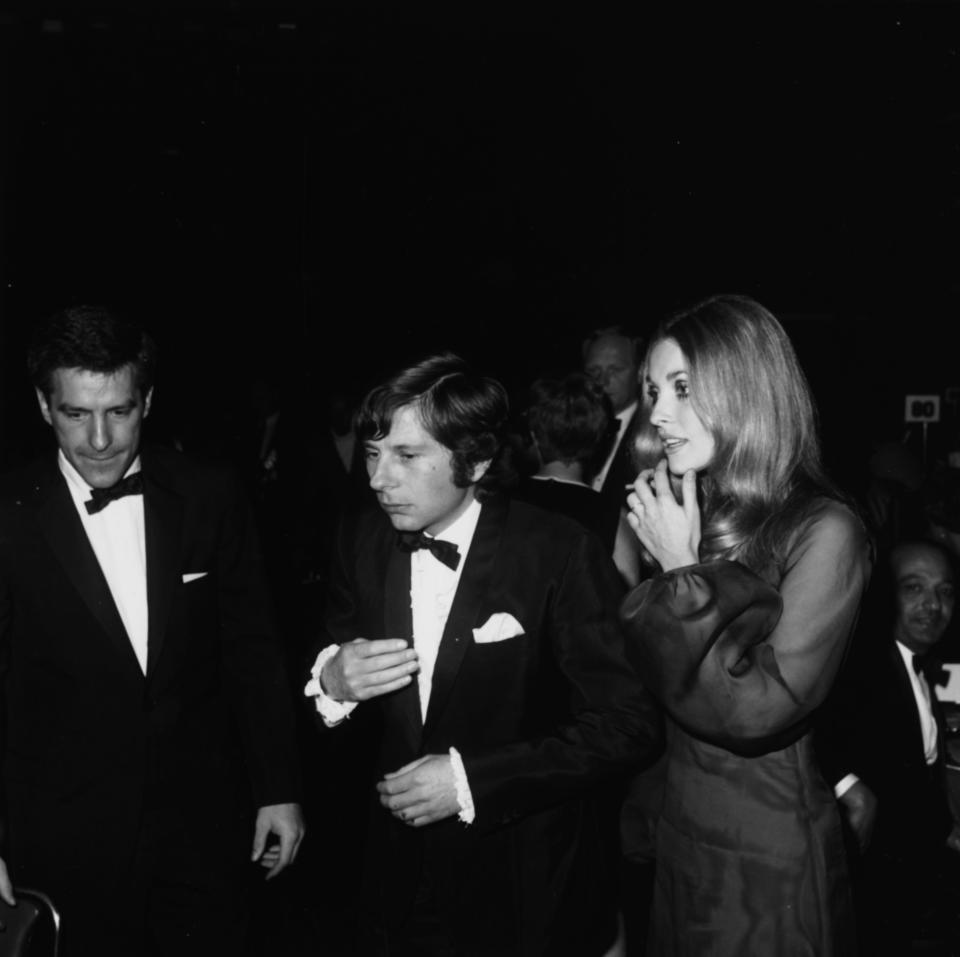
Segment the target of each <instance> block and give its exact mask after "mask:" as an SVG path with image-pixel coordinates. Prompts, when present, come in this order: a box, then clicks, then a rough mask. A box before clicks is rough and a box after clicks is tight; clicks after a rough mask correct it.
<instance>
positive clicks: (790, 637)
mask: <svg viewBox="0 0 960 957" xmlns="http://www.w3.org/2000/svg"><path fill="white" fill-rule="evenodd" d="M870 564H871V558H870V547H869V543H868V538H867V535H866V532H865V530H864V529H863V526H862V525H861V523H860V522H859V520H858V519H857V518H856V517H855V516H854V515H853V513H852V512H850V511H849V510H848V509H847V508H845V507H844V506H842V505H840V504H839V503H836V502H833V501H828V500H818V501H817V502H816V503H815V505H814V507H813V508H812V509H811V511H810V513H809V514H808V516H807V518H806V519H805V520H804V521H803V522H802V524H801V525H800V527H799V528H798V529H797V530H796V532H795V534H794V535H793V537H792V540H791V541H790V542H789V547H788V549H787V552H786V558H785V561H784V562H783V564H782V566H778V567H777V568H776V569H772V568H771V569H769V570H767V571H765V572H764V574H763V575H757V574H754V573H753V572H752V571H750V570H749V569H747V568H746V567H745V566H744V565H741V564H739V563H738V562H733V561H712V562H707V563H704V564H699V565H692V566H688V567H686V568H680V569H675V570H673V571H671V572H668V573H665V574H661V575H658V576H656V577H654V578H651V579H649V580H647V581H645V582H643V583H642V584H641V585H639V586H638V587H637V588H635V589H634V590H633V591H632V592H631V593H630V594H629V595H628V596H627V597H626V599H625V600H624V602H623V605H622V609H621V614H622V617H623V620H624V622H625V624H626V625H627V628H628V630H629V632H630V640H629V642H628V650H629V653H630V655H631V656H632V659H633V663H634V665H635V667H636V668H637V670H638V673H639V674H640V675H642V677H643V680H644V682H645V683H646V684H647V685H648V687H649V688H650V689H651V690H652V691H653V692H654V693H655V694H656V695H657V696H658V697H659V699H660V701H661V702H662V704H663V706H664V708H665V710H666V711H667V713H668V714H669V715H670V717H671V719H672V720H671V721H670V722H669V725H670V727H669V731H668V744H667V748H668V755H667V770H666V792H665V797H664V801H663V811H662V814H661V817H660V820H659V822H658V825H657V877H656V888H655V891H654V904H653V914H652V917H651V932H650V942H649V950H648V952H649V953H651V954H656V955H701V954H702V955H710V957H726V955H730V957H734V955H736V957H744V955H764V957H766V955H777V957H782V955H791V957H792V955H810V957H814V955H816V957H830V955H837V957H845V955H848V954H850V953H853V952H854V941H853V936H854V931H853V918H852V907H851V902H850V893H849V885H848V882H847V872H846V863H845V859H844V847H843V839H842V836H841V830H840V819H839V814H838V810H837V806H836V801H835V800H834V797H833V793H832V791H831V789H830V788H829V786H828V785H827V784H826V782H825V781H824V779H823V777H822V775H821V774H820V771H819V769H818V767H817V765H816V762H815V759H814V755H813V747H812V742H811V731H810V725H811V716H812V713H813V711H814V710H815V709H816V708H817V706H818V705H820V704H821V702H822V701H823V699H824V697H825V696H826V694H827V692H828V690H829V688H830V685H831V683H832V681H833V679H834V676H835V675H836V673H837V670H838V668H839V666H840V663H841V661H842V659H843V657H844V653H845V650H846V646H847V641H848V637H849V635H850V632H851V630H852V627H853V625H854V622H855V620H856V617H857V612H858V609H859V604H860V600H861V596H862V594H863V590H864V588H865V586H866V583H867V580H868V578H869V574H870Z"/></svg>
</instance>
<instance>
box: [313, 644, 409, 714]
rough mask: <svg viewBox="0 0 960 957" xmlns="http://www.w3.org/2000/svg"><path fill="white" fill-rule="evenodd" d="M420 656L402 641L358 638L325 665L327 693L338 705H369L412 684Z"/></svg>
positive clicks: (323, 678) (324, 681)
mask: <svg viewBox="0 0 960 957" xmlns="http://www.w3.org/2000/svg"><path fill="white" fill-rule="evenodd" d="M418 667H419V664H418V662H417V653H416V652H415V651H414V650H413V649H412V648H409V647H408V646H407V643H406V642H405V641H403V640H402V639H400V638H382V639H379V640H377V641H367V640H366V639H365V638H357V639H355V640H354V641H348V642H347V643H346V644H345V645H341V646H340V650H339V651H338V652H337V653H336V654H335V655H334V656H333V657H332V658H331V659H330V660H329V661H328V662H327V663H326V664H325V665H324V667H323V673H322V674H321V676H320V683H321V685H322V686H323V690H324V691H325V692H326V693H327V694H328V695H329V696H330V697H331V698H333V699H334V700H335V701H366V700H367V699H368V698H377V697H379V696H380V695H383V694H389V693H390V692H391V691H396V690H397V688H402V687H403V686H404V685H408V684H410V681H411V680H412V679H411V675H412V674H413V673H414V672H415V671H416V670H417V668H418Z"/></svg>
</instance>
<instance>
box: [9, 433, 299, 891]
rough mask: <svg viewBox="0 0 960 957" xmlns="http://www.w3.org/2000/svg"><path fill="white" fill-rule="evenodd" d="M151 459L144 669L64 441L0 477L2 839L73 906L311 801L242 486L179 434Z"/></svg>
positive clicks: (206, 856)
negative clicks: (302, 788)
mask: <svg viewBox="0 0 960 957" xmlns="http://www.w3.org/2000/svg"><path fill="white" fill-rule="evenodd" d="M141 461H142V466H143V475H144V488H145V490H144V519H145V533H146V556H147V592H148V605H149V637H148V668H147V674H146V676H144V674H143V672H142V671H141V670H140V667H139V665H138V663H137V660H136V657H135V656H134V653H133V650H132V647H131V645H130V641H129V639H128V637H127V634H126V632H125V630H124V627H123V624H122V622H121V619H120V616H119V613H118V611H117V608H116V605H115V604H114V601H113V598H112V596H111V594H110V591H109V588H108V586H107V582H106V579H105V578H104V576H103V574H102V572H101V570H100V566H99V564H98V562H97V560H96V557H95V555H94V552H93V550H92V548H91V546H90V544H89V541H88V539H87V537H86V534H85V532H84V529H83V525H82V522H81V520H80V517H79V516H78V514H77V512H76V508H75V506H74V504H73V501H72V499H71V497H70V493H69V490H68V487H67V484H66V481H65V479H64V478H63V476H62V475H61V473H60V471H59V468H58V465H57V462H56V458H55V456H54V455H51V456H49V458H48V459H47V460H44V461H41V462H39V463H37V464H35V465H33V466H31V467H29V468H27V469H24V470H22V471H19V472H17V473H14V474H11V475H7V476H5V477H4V479H3V482H2V493H0V688H2V711H0V714H2V732H3V742H2V744H3V765H2V778H3V789H4V798H5V806H4V808H3V825H4V830H5V832H6V834H5V836H6V846H5V849H4V855H5V857H7V858H8V862H9V863H10V864H11V866H12V868H13V875H14V879H15V880H16V881H19V882H21V883H24V884H36V885H37V886H39V887H42V888H43V889H45V890H48V891H49V892H50V893H51V894H53V895H54V897H55V899H56V900H57V901H58V902H60V903H61V906H64V905H67V906H69V903H70V902H71V901H73V900H75V899H78V895H81V896H82V895H83V894H84V893H85V892H89V893H95V894H98V895H100V897H101V899H102V898H103V897H105V896H106V895H107V894H108V893H109V891H110V889H111V888H113V887H115V886H117V885H118V884H122V883H123V882H124V881H127V880H130V875H131V874H133V873H135V872H136V873H142V872H143V871H144V869H145V868H146V870H147V871H149V866H150V864H149V861H150V855H151V854H154V853H166V854H168V855H170V854H176V853H179V851H180V849H183V851H184V853H183V855H182V857H183V859H182V868H183V873H184V874H187V875H189V873H190V872H191V870H192V869H202V868H207V867H210V866H214V867H215V866H220V864H223V865H224V866H226V865H227V864H228V863H230V862H236V861H239V860H242V859H243V857H244V856H246V855H249V852H250V846H251V842H252V836H253V832H252V821H253V811H254V809H255V808H256V807H259V806H263V805H268V804H276V803H283V802H288V801H297V800H299V777H298V767H297V760H296V752H295V736H294V730H293V714H292V706H291V703H290V689H289V686H288V684H287V681H286V678H285V676H284V670H283V665H282V658H281V653H280V650H279V647H278V645H277V642H276V636H275V633H274V626H273V623H272V620H271V612H270V604H269V601H268V596H267V594H266V591H265V586H264V582H263V576H262V572H261V565H260V559H259V556H258V550H257V544H256V541H255V536H254V530H253V521H252V515H251V513H250V511H249V510H248V507H247V505H246V504H245V501H244V499H243V497H242V495H241V492H240V489H239V486H238V484H237V483H236V482H235V481H234V480H233V479H232V477H231V476H230V475H228V474H227V473H226V472H225V471H222V470H220V469H218V468H214V467H211V466H206V465H200V464H198V463H194V462H192V461H190V460H188V459H187V458H185V457H183V456H181V455H179V454H177V453H173V452H169V451H166V450H162V449H153V450H150V449H147V450H144V451H143V453H142V456H141ZM108 507H109V506H108ZM198 573H205V574H204V575H203V576H202V577H199V578H196V579H194V580H191V581H184V576H185V575H193V574H198ZM107 900H108V901H109V898H107Z"/></svg>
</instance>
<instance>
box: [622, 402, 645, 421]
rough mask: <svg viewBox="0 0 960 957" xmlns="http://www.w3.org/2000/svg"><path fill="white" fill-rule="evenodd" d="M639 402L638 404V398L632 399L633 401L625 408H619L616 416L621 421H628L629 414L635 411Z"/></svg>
mask: <svg viewBox="0 0 960 957" xmlns="http://www.w3.org/2000/svg"><path fill="white" fill-rule="evenodd" d="M639 404H640V403H639V400H638V399H634V400H633V402H631V403H630V405H628V406H627V407H626V408H625V409H621V410H620V411H619V412H618V413H617V418H618V419H619V420H620V421H621V422H629V421H630V416H631V415H633V413H634V412H636V411H637V406H638V405H639Z"/></svg>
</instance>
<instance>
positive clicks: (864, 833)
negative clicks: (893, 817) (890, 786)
mask: <svg viewBox="0 0 960 957" xmlns="http://www.w3.org/2000/svg"><path fill="white" fill-rule="evenodd" d="M840 805H841V807H842V808H843V813H844V816H845V817H846V819H847V823H848V824H849V825H850V827H851V828H852V829H853V833H854V835H855V836H856V838H857V845H858V846H859V848H860V853H861V854H862V853H863V852H864V851H865V850H866V849H867V847H868V846H869V844H870V838H871V837H872V836H873V825H874V823H875V822H876V820H877V796H876V795H875V794H874V793H873V791H871V790H870V788H868V787H867V786H866V785H865V784H864V783H863V781H857V783H856V784H852V785H851V786H850V787H849V788H848V789H847V790H846V791H845V792H844V793H843V795H842V796H841V798H840Z"/></svg>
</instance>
